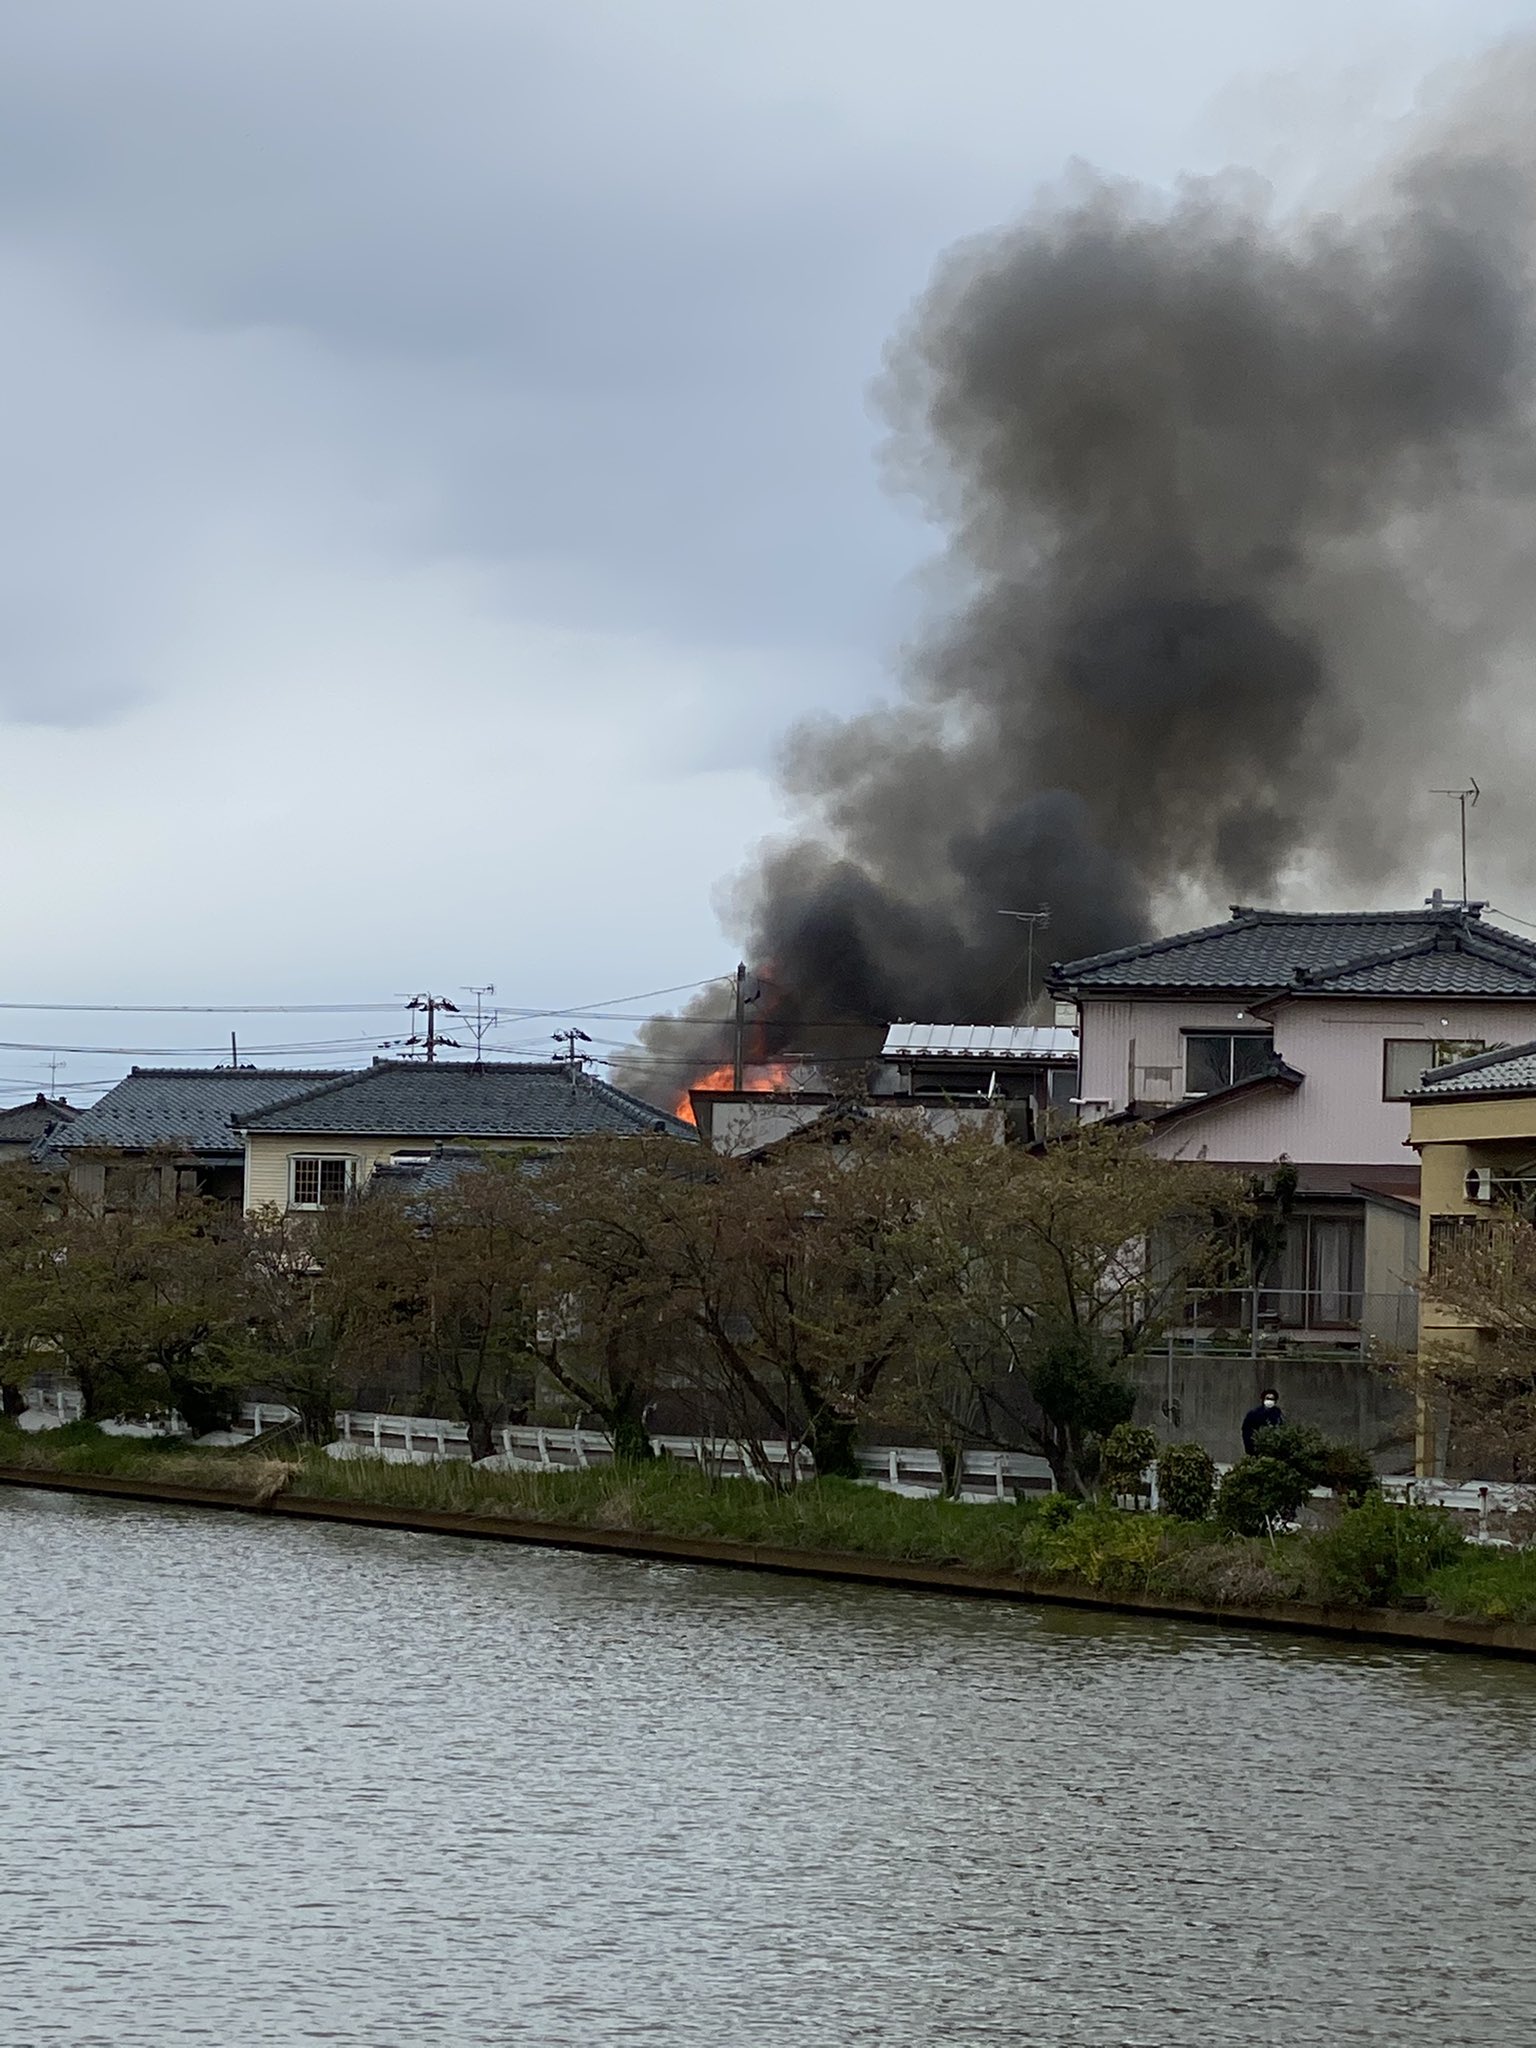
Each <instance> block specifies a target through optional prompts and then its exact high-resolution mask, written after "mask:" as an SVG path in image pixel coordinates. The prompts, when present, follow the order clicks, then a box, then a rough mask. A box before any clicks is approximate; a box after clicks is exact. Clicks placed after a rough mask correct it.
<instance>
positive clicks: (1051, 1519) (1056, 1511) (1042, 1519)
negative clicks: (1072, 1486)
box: [1034, 1493, 1082, 1529]
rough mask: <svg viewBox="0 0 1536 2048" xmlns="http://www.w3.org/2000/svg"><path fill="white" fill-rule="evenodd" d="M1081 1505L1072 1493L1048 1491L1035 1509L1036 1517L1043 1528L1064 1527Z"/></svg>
mask: <svg viewBox="0 0 1536 2048" xmlns="http://www.w3.org/2000/svg"><path fill="white" fill-rule="evenodd" d="M1081 1506H1082V1502H1081V1501H1077V1500H1074V1499H1073V1498H1072V1496H1071V1494H1070V1493H1048V1494H1047V1495H1046V1496H1045V1499H1044V1500H1043V1501H1041V1503H1040V1505H1039V1506H1038V1507H1037V1508H1036V1509H1035V1511H1034V1513H1035V1519H1036V1521H1038V1522H1039V1523H1040V1525H1041V1527H1042V1528H1046V1529H1064V1528H1065V1527H1066V1525H1067V1523H1068V1522H1070V1521H1071V1519H1072V1517H1073V1516H1074V1515H1075V1514H1076V1513H1077V1511H1078V1509H1079V1508H1080V1507H1081Z"/></svg>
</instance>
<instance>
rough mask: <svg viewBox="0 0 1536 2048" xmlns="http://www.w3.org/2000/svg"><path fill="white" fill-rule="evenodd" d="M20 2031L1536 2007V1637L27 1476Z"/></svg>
mask: <svg viewBox="0 0 1536 2048" xmlns="http://www.w3.org/2000/svg"><path fill="white" fill-rule="evenodd" d="M0 1574H3V1595H4V1597H3V1601H0V1713H3V1745H4V1747H3V1765H0V2041H4V2042H5V2043H7V2044H14V2048H51V2044H54V2043H65V2042H67V2043H70V2044H72V2048H75V2044H87V2043H90V2044H96V2043H100V2044H102V2048H179V2044H184V2043H193V2042H197V2043H212V2044H217V2048H255V2044H258V2043H259V2044H262V2048H266V2044H273V2048H298V2044H302V2043H309V2042H326V2043H341V2044H347V2048H352V2044H368V2048H417V2044H438V2043H452V2044H455V2048H457V2044H480V2043H500V2042H516V2043H524V2042H527V2043H535V2044H540V2048H543V2044H549V2048H564V2044H573V2048H574V2044H579V2048H589V2044H591V2048H606V2044H611V2043H612V2044H629V2043H637V2044H641V2043H660V2044H667V2048H671V2044H674V2043H675V2044H677V2048H695V2044H697V2048H721V2044H732V2048H756V2044H759V2043H762V2044H769V2043H772V2044H775V2048H784V2044H791V2043H793V2044H801V2043H804V2044H807V2048H842V2044H845V2043H860V2042H869V2043H879V2044H881V2048H908V2044H910V2048H936V2044H941V2043H944V2044H947V2043H958V2044H970V2043H994V2042H995V2043H1007V2044H1009V2048H1018V2044H1029V2048H1056V2044H1062V2043H1083V2044H1090V2048H1226V2044H1233V2048H1236V2044H1242V2048H1251V2044H1261V2043H1262V2044H1269V2043H1275V2044H1285V2048H1310V2044H1314V2043H1316V2044H1322V2043H1328V2044H1330V2048H1332V2044H1341V2043H1354V2042H1369V2043H1389V2042H1390V2043H1393V2044H1397V2043H1401V2042H1402V2041H1404V2040H1406V2039H1409V2038H1411V2039H1412V2040H1414V2041H1417V2042H1423V2043H1427V2044H1433V2048H1454V2044H1462V2043H1466V2044H1469V2048H1470V2044H1473V2043H1476V2044H1479V2048H1488V2044H1496V2048H1503V2044H1516V2043H1518V2044H1521V2048H1525V2044H1527V2043H1529V2042H1530V2041H1531V2040H1532V2039H1533V2038H1536V1935H1533V1921H1532V1916H1531V1908H1532V1903H1533V1902H1532V1878H1533V1873H1536V1762H1533V1758H1536V1747H1533V1737H1536V1669H1531V1668H1528V1667H1525V1666H1520V1665H1512V1664H1500V1663H1496V1662H1493V1661H1491V1660H1483V1659H1479V1658H1471V1657H1452V1656H1444V1655H1441V1656H1436V1655H1431V1654H1427V1653H1424V1654H1420V1653H1405V1652H1394V1653H1386V1652H1381V1651H1376V1650H1368V1649H1358V1650H1357V1649H1353V1648H1349V1647H1341V1648H1334V1647H1330V1646H1326V1645H1321V1644H1317V1643H1309V1642H1305V1641H1297V1642H1291V1641H1288V1640H1285V1639H1283V1638H1277V1637H1266V1636H1260V1635H1246V1634H1241V1633H1236V1632H1234V1633H1230V1634H1227V1633H1223V1632H1220V1631H1216V1630H1207V1629H1200V1628H1195V1627H1189V1626H1184V1625H1182V1624H1173V1623H1150V1622H1145V1621H1141V1620H1119V1619H1103V1618H1099V1617H1090V1616H1085V1615H1075V1614H1070V1613H1065V1612H1054V1613H1052V1612H1041V1611H1033V1610H1030V1609H1027V1608H1012V1607H1006V1606H991V1605H984V1604H981V1603H967V1602H963V1601H958V1600H949V1599H945V1598H939V1597H928V1596H921V1597H914V1596H911V1595H904V1594H900V1593H895V1592H885V1591H881V1590H877V1589H869V1588H862V1587H841V1586H818V1585H814V1584H809V1583H797V1582H795V1581H793V1580H781V1579H772V1578H767V1577H759V1576H754V1575H751V1574H746V1573H729V1572H725V1571H720V1570H698V1569H690V1568H687V1567H682V1566H673V1565H655V1564H646V1563H632V1562H628V1561H624V1560H617V1559H609V1558H584V1557H578V1556H571V1555H563V1554H560V1553H557V1552H550V1551H537V1550H524V1549H518V1548H514V1547H511V1546H507V1547H503V1546H500V1545H493V1544H476V1543H472V1542H466V1541H459V1540H450V1539H446V1538H442V1537H432V1536H411V1535H404V1534H395V1533H391V1532H381V1531H376V1530H358V1529H342V1528H325V1527H318V1526H315V1527H310V1526H296V1525H294V1524H292V1523H287V1522H281V1521H276V1520H274V1521H271V1522H266V1521H261V1520H253V1519H248V1518H246V1517H243V1516H238V1515H229V1516H224V1515H212V1514H206V1513H203V1514H199V1513H198V1512H197V1511H196V1510H180V1509H174V1508H157V1507H140V1506H135V1505H129V1504H125V1503H116V1502H102V1501H87V1500H73V1499H70V1498H69V1497H67V1496H63V1495H50V1494H40V1493H17V1492H13V1491H9V1490H3V1489H0Z"/></svg>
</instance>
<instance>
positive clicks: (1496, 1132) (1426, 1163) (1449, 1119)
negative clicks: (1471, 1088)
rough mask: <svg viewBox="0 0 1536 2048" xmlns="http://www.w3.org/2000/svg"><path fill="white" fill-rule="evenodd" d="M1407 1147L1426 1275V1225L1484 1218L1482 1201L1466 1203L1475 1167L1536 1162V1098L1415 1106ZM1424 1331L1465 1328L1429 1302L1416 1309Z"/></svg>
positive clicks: (1497, 1169)
mask: <svg viewBox="0 0 1536 2048" xmlns="http://www.w3.org/2000/svg"><path fill="white" fill-rule="evenodd" d="M1409 1142H1410V1143H1411V1144H1412V1145H1414V1146H1415V1147H1416V1148H1417V1151H1418V1154H1419V1164H1420V1170H1421V1179H1420V1184H1419V1270H1420V1271H1421V1272H1428V1270H1429V1233H1430V1225H1431V1223H1432V1221H1433V1220H1434V1218H1435V1217H1436V1216H1479V1215H1487V1213H1488V1210H1487V1207H1486V1205H1485V1204H1484V1203H1482V1202H1469V1201H1468V1200H1467V1175H1468V1173H1469V1172H1470V1171H1471V1170H1472V1168H1473V1167H1477V1166H1486V1167H1491V1168H1492V1170H1493V1171H1494V1172H1495V1173H1504V1172H1508V1171H1509V1170H1510V1169H1512V1168H1514V1167H1516V1166H1524V1165H1526V1164H1527V1163H1528V1162H1529V1161H1530V1160H1532V1159H1533V1158H1536V1095H1519V1096H1510V1097H1507V1098H1505V1099H1504V1100H1495V1101H1488V1102H1432V1103H1431V1102H1423V1103H1421V1102H1416V1103H1415V1104H1414V1105H1413V1119H1412V1128H1411V1135H1410V1140H1409ZM1420 1322H1421V1324H1422V1327H1423V1329H1424V1330H1426V1331H1429V1330H1454V1329H1460V1328H1462V1327H1463V1326H1462V1325H1461V1324H1460V1323H1458V1322H1457V1321H1456V1320H1455V1318H1454V1317H1447V1316H1446V1315H1445V1314H1444V1313H1443V1312H1442V1311H1440V1310H1437V1309H1436V1307H1435V1305H1434V1303H1433V1302H1432V1301H1429V1300H1427V1299H1425V1300H1423V1301H1422V1302H1421V1304H1420Z"/></svg>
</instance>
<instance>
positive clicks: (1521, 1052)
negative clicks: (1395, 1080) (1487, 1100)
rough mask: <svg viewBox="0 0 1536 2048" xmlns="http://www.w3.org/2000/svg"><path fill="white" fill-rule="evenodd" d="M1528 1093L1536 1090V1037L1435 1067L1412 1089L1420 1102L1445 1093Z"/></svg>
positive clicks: (1434, 1098)
mask: <svg viewBox="0 0 1536 2048" xmlns="http://www.w3.org/2000/svg"><path fill="white" fill-rule="evenodd" d="M1531 1093H1536V1039H1531V1040H1529V1041H1528V1042H1527V1043H1526V1044H1525V1045H1506V1046H1500V1047H1499V1048H1498V1049H1497V1050H1495V1051H1493V1052H1480V1053H1478V1054H1477V1055H1476V1056H1475V1058H1473V1059H1470V1060H1458V1061H1457V1062H1456V1064H1455V1066H1453V1067H1436V1068H1435V1069H1434V1070H1433V1071H1432V1072H1431V1073H1428V1074H1426V1075H1425V1076H1424V1079H1423V1080H1422V1081H1421V1082H1420V1084H1419V1086H1418V1087H1417V1088H1415V1089H1413V1090H1412V1094H1413V1098H1414V1100H1415V1101H1423V1102H1435V1101H1439V1100H1440V1099H1441V1098H1442V1097H1444V1096H1448V1095H1514V1094H1519V1095H1524V1094H1531Z"/></svg>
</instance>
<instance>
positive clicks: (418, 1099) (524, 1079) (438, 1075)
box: [241, 1060, 696, 1141]
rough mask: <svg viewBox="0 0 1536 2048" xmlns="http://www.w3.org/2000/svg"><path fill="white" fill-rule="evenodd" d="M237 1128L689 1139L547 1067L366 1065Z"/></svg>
mask: <svg viewBox="0 0 1536 2048" xmlns="http://www.w3.org/2000/svg"><path fill="white" fill-rule="evenodd" d="M241 1122H242V1125H243V1127H244V1128H245V1129H246V1130H249V1131H251V1132H271V1133H279V1132H280V1133H282V1134H284V1135H290V1134H291V1135H295V1136H301V1135H307V1136H317V1137H318V1136H324V1137H347V1138H419V1139H421V1140H423V1141H430V1140H441V1139H451V1138H500V1139H510V1138H529V1139H539V1138H581V1137H598V1136H623V1135H626V1134H632V1133H635V1132H650V1131H664V1132H666V1133H667V1134H668V1135H669V1136H672V1137H681V1138H692V1137H694V1136H695V1135H696V1133H695V1132H694V1129H693V1127H692V1125H691V1124H685V1123H681V1122H680V1121H679V1120H678V1119H677V1118H676V1117H674V1116H668V1115H666V1114H665V1112H664V1111H662V1110H659V1109H657V1108H655V1107H654V1105H653V1104H651V1103H649V1102H642V1101H640V1099H639V1098H638V1096H634V1095H627V1094H625V1092H624V1090H623V1089H622V1088H615V1087H613V1086H612V1085H611V1084H610V1083H609V1082H607V1081H599V1080H595V1079H593V1078H592V1077H591V1076H590V1075H587V1074H578V1075H577V1077H576V1079H575V1080H574V1082H573V1080H572V1078H571V1073H570V1070H569V1068H568V1067H566V1066H564V1065H563V1064H561V1063H559V1062H557V1061H541V1062H517V1063H513V1062H505V1063H502V1062H497V1063H492V1062H490V1061H487V1062H486V1063H485V1064H484V1065H483V1066H476V1065H471V1064H470V1063H469V1062H468V1061H464V1060H454V1061H443V1062H440V1063H438V1064H435V1065H431V1066H428V1065H427V1064H425V1063H424V1062H422V1061H416V1060H410V1061H407V1060H375V1062H374V1063H373V1065H372V1066H371V1067H366V1068H364V1069H363V1070H362V1071H361V1072H358V1073H352V1074H346V1075H344V1076H342V1078H341V1079H340V1080H336V1081H332V1082H330V1083H329V1084H328V1085H327V1086H325V1087H323V1088H316V1089H310V1090H308V1091H306V1092H305V1093H303V1094H294V1095H293V1099H292V1100H290V1101H288V1102H286V1103H281V1104H278V1105H275V1106H269V1105H263V1106H262V1107H260V1108H259V1109H258V1110H253V1112H252V1113H251V1114H249V1115H247V1116H245V1117H243V1118H242V1119H241Z"/></svg>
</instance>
